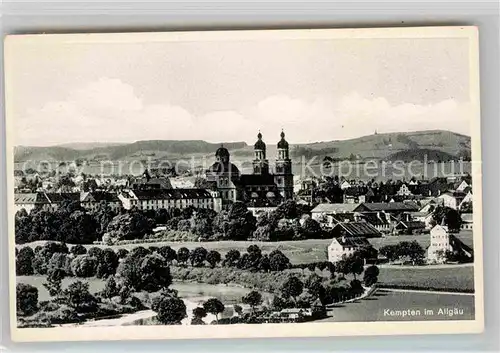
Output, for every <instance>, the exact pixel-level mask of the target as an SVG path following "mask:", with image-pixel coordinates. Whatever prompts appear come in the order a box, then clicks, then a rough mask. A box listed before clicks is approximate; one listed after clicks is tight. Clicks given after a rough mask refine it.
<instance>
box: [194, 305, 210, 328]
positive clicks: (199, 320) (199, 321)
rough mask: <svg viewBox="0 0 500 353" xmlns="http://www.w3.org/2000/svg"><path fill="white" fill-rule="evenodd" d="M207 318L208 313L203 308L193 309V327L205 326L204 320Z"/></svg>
mask: <svg viewBox="0 0 500 353" xmlns="http://www.w3.org/2000/svg"><path fill="white" fill-rule="evenodd" d="M206 316H207V311H206V310H205V308H203V307H197V308H194V309H193V319H192V320H191V325H204V324H205V322H204V321H203V318H204V317H206Z"/></svg>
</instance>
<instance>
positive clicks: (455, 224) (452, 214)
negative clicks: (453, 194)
mask: <svg viewBox="0 0 500 353" xmlns="http://www.w3.org/2000/svg"><path fill="white" fill-rule="evenodd" d="M432 219H433V220H434V221H435V222H436V224H442V223H444V225H445V226H447V227H448V229H449V230H450V231H452V232H454V231H459V230H460V227H461V225H462V217H461V216H460V212H458V211H457V210H455V209H453V208H451V207H443V206H437V207H436V208H435V209H434V211H433V213H432Z"/></svg>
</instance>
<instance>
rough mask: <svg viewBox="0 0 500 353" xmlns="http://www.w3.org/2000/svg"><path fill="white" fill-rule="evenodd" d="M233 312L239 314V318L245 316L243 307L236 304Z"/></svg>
mask: <svg viewBox="0 0 500 353" xmlns="http://www.w3.org/2000/svg"><path fill="white" fill-rule="evenodd" d="M233 310H234V312H235V313H236V314H238V316H241V314H243V308H242V307H241V305H238V304H234V305H233Z"/></svg>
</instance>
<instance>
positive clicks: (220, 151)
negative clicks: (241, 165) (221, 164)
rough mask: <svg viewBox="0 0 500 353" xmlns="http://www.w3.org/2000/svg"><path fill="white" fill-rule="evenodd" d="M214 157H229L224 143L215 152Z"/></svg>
mask: <svg viewBox="0 0 500 353" xmlns="http://www.w3.org/2000/svg"><path fill="white" fill-rule="evenodd" d="M215 157H217V158H220V159H223V158H227V159H229V151H228V150H227V148H226V147H224V145H222V144H221V145H220V147H219V148H218V149H217V151H216V152H215Z"/></svg>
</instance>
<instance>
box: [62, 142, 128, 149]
mask: <svg viewBox="0 0 500 353" xmlns="http://www.w3.org/2000/svg"><path fill="white" fill-rule="evenodd" d="M126 144H127V143H123V142H122V143H120V142H71V143H63V144H60V145H57V146H56V147H64V148H71V149H73V150H90V149H93V148H98V147H110V146H121V145H126Z"/></svg>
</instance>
